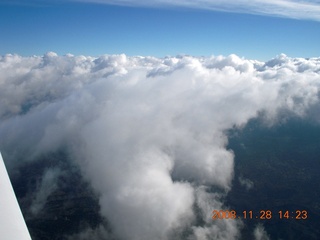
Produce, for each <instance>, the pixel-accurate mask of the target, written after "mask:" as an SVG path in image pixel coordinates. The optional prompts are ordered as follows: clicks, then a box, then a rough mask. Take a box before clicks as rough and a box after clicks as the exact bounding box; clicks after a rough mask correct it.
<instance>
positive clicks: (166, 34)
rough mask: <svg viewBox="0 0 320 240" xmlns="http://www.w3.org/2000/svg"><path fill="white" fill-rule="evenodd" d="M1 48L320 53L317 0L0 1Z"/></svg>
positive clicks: (259, 55)
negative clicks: (249, 0)
mask: <svg viewBox="0 0 320 240" xmlns="http://www.w3.org/2000/svg"><path fill="white" fill-rule="evenodd" d="M0 29H1V33H0V34H1V37H0V55H5V54H8V53H11V54H19V55H22V56H32V55H42V54H44V53H46V52H50V51H53V52H56V53H58V54H60V55H64V54H67V53H72V54H74V55H90V56H100V55H103V54H122V53H124V54H126V55H129V56H136V55H142V56H156V57H164V56H168V55H170V56H176V55H178V54H187V55H193V56H210V55H215V56H217V55H224V56H228V55H230V54H236V55H238V56H240V57H245V58H250V59H257V60H262V61H267V60H269V59H271V58H273V57H275V56H277V55H279V54H281V53H285V54H287V55H288V56H291V57H305V58H307V57H317V56H319V55H320V45H319V44H318V43H319V40H320V3H319V1H288V0H281V1H251V2H250V3H248V2H247V1H218V0H209V1H203V0H202V1H201V0H197V1H179V0H176V1H170V2H168V1H165V0H156V1H152V4H150V1H143V0H137V1H112V0H100V1H99V0H97V1H94V0H81V1H80V0H79V1H76V0H69V1H53V0H43V1H40V0H38V1H35V0H32V1H28V2H27V3H26V1H19V0H18V1H6V0H4V1H3V0H2V1H0Z"/></svg>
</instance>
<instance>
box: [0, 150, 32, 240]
mask: <svg viewBox="0 0 320 240" xmlns="http://www.w3.org/2000/svg"><path fill="white" fill-rule="evenodd" d="M0 238H1V239H2V240H31V237H30V234H29V231H28V228H27V225H26V223H25V221H24V218H23V215H22V212H21V210H20V207H19V203H18V201H17V198H16V196H15V194H14V191H13V188H12V185H11V182H10V178H9V175H8V173H7V170H6V167H5V165H4V162H3V159H2V156H1V153H0Z"/></svg>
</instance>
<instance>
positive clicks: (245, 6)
mask: <svg viewBox="0 0 320 240" xmlns="http://www.w3.org/2000/svg"><path fill="white" fill-rule="evenodd" d="M79 1H81V2H89V3H101V4H112V5H120V6H132V7H141V6H144V7H185V8H195V9H206V10H213V11H225V12H237V13H249V14H258V15H269V16H278V17H285V18H296V19H311V20H316V21H319V20H320V5H319V2H318V1H315V0H308V1H299V0H271V1H266V0H253V1H245V0H240V1H233V0H225V1H222V0H195V1H191V0H173V1H168V0H155V1H146V0H137V1H130V0H79Z"/></svg>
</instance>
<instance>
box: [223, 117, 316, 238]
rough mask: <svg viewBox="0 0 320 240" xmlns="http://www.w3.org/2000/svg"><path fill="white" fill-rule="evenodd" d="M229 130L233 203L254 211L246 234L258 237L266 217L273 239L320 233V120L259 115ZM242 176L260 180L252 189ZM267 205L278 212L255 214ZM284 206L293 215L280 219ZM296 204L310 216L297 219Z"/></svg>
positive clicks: (240, 209)
mask: <svg viewBox="0 0 320 240" xmlns="http://www.w3.org/2000/svg"><path fill="white" fill-rule="evenodd" d="M228 134H229V145H228V148H229V149H232V150H233V151H234V153H235V177H234V180H233V187H232V190H231V191H230V193H229V194H228V196H227V199H226V200H227V205H228V206H230V208H232V209H234V210H236V211H237V212H238V213H242V212H243V211H244V210H246V211H250V210H252V211H253V219H246V220H244V222H245V227H244V228H243V231H242V236H243V237H242V238H243V239H253V235H252V232H253V229H254V227H255V226H256V225H257V224H258V223H262V224H263V225H264V227H265V229H266V231H267V233H268V234H269V236H270V238H271V239H284V240H289V239H295V240H297V239H301V240H304V239H308V240H317V239H320V229H319V226H320V184H319V183H320V175H319V170H320V124H319V123H316V122H314V121H311V120H310V121H306V120H301V119H298V118H291V119H289V120H287V121H286V122H285V123H278V124H276V125H274V126H272V127H270V126H266V125H265V124H263V123H261V121H259V120H257V119H256V120H252V121H250V122H249V123H248V124H247V125H246V127H244V128H243V129H241V130H239V129H233V130H231V131H229V133H228ZM239 177H240V178H242V179H249V180H250V181H252V183H253V185H254V186H253V187H252V188H251V189H246V188H245V187H244V186H243V185H241V184H240V181H239ZM261 210H270V211H272V218H271V219H270V220H267V219H265V220H257V219H255V217H256V216H258V217H259V216H260V214H259V212H260V211H261ZM280 210H282V211H287V210H288V211H289V212H290V217H289V219H285V218H283V219H280V218H279V213H278V212H279V211H280ZM296 210H306V211H307V212H308V216H307V219H295V217H296V216H297V214H296ZM297 217H298V216H297Z"/></svg>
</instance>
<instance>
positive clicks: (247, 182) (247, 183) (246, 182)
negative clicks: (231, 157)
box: [239, 176, 254, 190]
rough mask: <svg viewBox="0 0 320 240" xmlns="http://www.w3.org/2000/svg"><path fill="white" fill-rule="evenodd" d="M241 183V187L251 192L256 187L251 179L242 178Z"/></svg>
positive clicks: (240, 178)
mask: <svg viewBox="0 0 320 240" xmlns="http://www.w3.org/2000/svg"><path fill="white" fill-rule="evenodd" d="M239 182H240V185H241V186H243V187H244V188H245V189H246V190H250V189H252V188H253V187H254V183H253V182H252V181H251V180H250V179H247V178H244V177H241V176H240V177H239Z"/></svg>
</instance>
